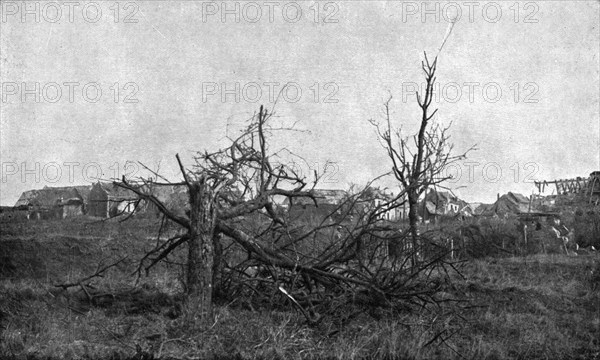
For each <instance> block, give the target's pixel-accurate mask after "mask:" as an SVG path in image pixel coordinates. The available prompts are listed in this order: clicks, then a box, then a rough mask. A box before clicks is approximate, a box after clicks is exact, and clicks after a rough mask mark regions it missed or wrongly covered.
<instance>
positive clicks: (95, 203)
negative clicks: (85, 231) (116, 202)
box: [88, 184, 109, 218]
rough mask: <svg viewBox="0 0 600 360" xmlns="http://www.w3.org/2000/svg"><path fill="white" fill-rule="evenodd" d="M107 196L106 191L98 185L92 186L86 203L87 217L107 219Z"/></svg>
mask: <svg viewBox="0 0 600 360" xmlns="http://www.w3.org/2000/svg"><path fill="white" fill-rule="evenodd" d="M108 209H109V203H108V194H107V193H106V190H104V189H102V187H101V186H99V185H97V184H96V185H94V186H93V187H92V190H91V191H90V199H89V201H88V215H90V216H97V217H103V218H107V217H108Z"/></svg>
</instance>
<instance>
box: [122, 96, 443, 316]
mask: <svg viewBox="0 0 600 360" xmlns="http://www.w3.org/2000/svg"><path fill="white" fill-rule="evenodd" d="M271 119H272V113H270V112H268V111H266V110H265V109H264V108H262V107H261V108H260V110H259V112H258V113H257V114H255V115H254V116H253V117H252V119H251V120H250V123H249V125H248V127H247V128H246V129H245V130H244V131H243V132H242V134H241V135H240V136H239V137H238V138H236V139H233V140H232V141H231V144H230V145H229V146H228V147H226V148H224V149H221V150H219V151H216V152H203V153H199V154H198V155H197V157H196V158H195V164H194V165H193V167H191V168H190V169H186V168H185V167H184V165H183V163H182V161H181V159H180V157H179V156H177V161H178V163H179V166H180V170H181V173H182V176H183V181H182V182H180V183H177V184H171V183H167V182H164V183H159V182H157V181H155V180H148V179H141V180H140V181H138V182H135V183H134V182H130V181H127V180H126V179H123V180H122V181H121V182H120V183H118V184H119V186H122V187H124V188H127V189H130V190H131V191H133V192H135V193H136V194H137V195H138V197H139V198H140V200H141V201H144V202H148V203H151V204H153V205H154V206H155V207H156V208H157V209H158V210H159V211H160V212H161V213H162V214H163V215H164V217H165V218H166V219H167V220H169V221H170V222H172V223H175V224H177V225H179V226H181V228H182V229H184V233H183V234H179V235H176V236H173V237H171V238H169V239H167V240H166V241H157V245H156V247H155V248H154V249H153V250H151V251H150V252H148V253H146V254H145V255H144V257H143V258H142V260H141V262H140V266H139V268H138V270H139V271H141V270H143V269H145V270H146V271H147V270H149V269H151V268H152V267H153V266H154V265H156V264H157V263H159V262H161V261H163V260H165V259H167V257H168V256H169V255H171V254H172V253H173V252H174V251H175V250H177V249H179V248H182V247H185V246H187V254H188V256H187V261H186V266H187V279H186V284H185V285H186V295H187V296H186V301H185V306H184V309H186V314H187V316H188V318H189V319H190V320H194V321H193V322H194V323H195V320H196V319H199V320H200V321H201V322H202V323H203V324H208V323H209V322H210V321H211V318H212V316H211V311H212V296H213V290H214V288H215V286H216V285H217V283H218V284H219V287H220V288H222V289H224V290H223V291H224V292H226V293H227V294H229V296H230V299H229V300H235V299H248V298H250V297H252V296H254V297H255V298H257V299H258V300H259V302H260V303H263V304H264V303H273V302H277V301H278V302H279V304H282V303H285V302H286V301H287V304H289V305H290V306H294V307H298V308H299V310H300V312H301V313H302V314H303V315H304V316H305V317H306V318H307V320H308V322H309V323H312V324H314V323H317V322H319V321H320V320H321V319H322V318H323V315H324V314H328V313H331V312H332V311H340V310H332V309H340V306H337V305H336V306H333V305H332V304H338V305H339V304H355V305H356V304H359V305H360V306H362V307H368V308H387V309H398V307H402V306H406V304H407V303H408V304H415V305H418V306H419V308H420V307H422V305H423V303H426V302H428V301H433V300H432V299H433V297H432V296H433V294H435V292H436V291H437V287H436V286H429V285H431V284H429V283H428V282H430V280H429V275H426V270H427V271H430V270H431V269H432V267H433V266H434V265H438V264H440V262H439V261H438V260H439V259H437V260H435V261H431V262H429V263H426V264H422V267H421V268H419V269H416V268H415V267H414V266H413V267H412V268H410V271H409V270H407V269H408V267H407V261H406V258H397V259H393V260H390V259H389V258H387V257H386V256H385V251H382V250H383V249H384V248H385V247H386V246H387V244H389V242H390V241H401V239H398V238H399V237H402V236H404V235H403V234H402V233H401V232H399V231H398V229H396V228H395V227H394V226H392V225H390V224H389V223H386V222H384V221H382V220H381V219H382V218H383V216H382V214H383V213H385V212H386V211H390V210H391V209H393V208H394V207H397V206H400V205H401V202H398V201H396V200H397V199H400V198H402V197H403V195H404V193H403V192H401V193H400V194H398V195H397V196H396V197H395V199H387V200H385V201H382V202H378V205H377V206H372V203H373V199H372V198H370V196H367V195H366V194H367V191H366V189H368V188H369V186H370V184H369V185H367V186H366V187H365V190H363V191H358V192H356V193H354V194H350V195H348V196H347V197H346V198H344V199H342V200H341V201H339V202H337V203H336V204H334V205H331V206H330V207H329V208H327V209H325V210H322V212H323V214H322V216H319V217H317V218H312V217H310V219H307V218H306V217H304V216H302V214H300V215H298V216H296V215H294V214H295V213H294V211H291V210H290V211H282V210H281V209H280V208H278V206H277V204H276V202H275V197H283V198H285V199H286V201H287V203H288V204H289V205H290V207H291V208H294V206H295V205H294V204H295V203H296V202H299V201H301V200H302V199H303V200H305V203H306V200H308V203H309V204H312V205H311V206H313V205H314V209H323V205H322V204H321V202H320V199H319V198H318V195H317V194H318V193H317V192H316V191H315V190H314V186H315V185H316V183H317V182H318V178H317V179H315V181H314V182H312V184H309V183H308V182H307V181H306V180H305V179H304V178H303V177H301V176H300V175H299V174H297V173H296V172H294V169H293V168H292V167H287V166H285V165H281V163H285V161H283V162H282V161H281V159H279V158H278V156H279V154H281V152H280V151H277V152H273V151H272V150H271V149H269V144H268V139H269V136H271V135H272V134H273V131H275V130H285V129H282V128H279V127H275V126H274V125H273V124H272V123H271V121H270V120H271ZM275 164H278V165H275ZM173 185H180V186H185V187H186V188H187V191H188V195H189V199H188V204H189V210H188V211H187V213H186V214H182V213H181V212H179V213H178V212H176V211H174V210H173V209H171V208H169V207H168V206H167V205H166V204H165V203H164V202H163V201H161V200H160V199H159V198H158V197H157V196H156V195H155V194H153V191H151V190H149V189H152V188H155V187H157V186H173ZM300 208H302V206H301V207H300ZM319 211H321V210H319ZM315 212H318V211H316V210H315ZM231 249H234V250H235V252H236V253H235V254H234V255H239V254H240V253H242V254H245V256H246V257H245V259H241V260H239V256H231V251H232V250H231ZM409 256H410V255H409ZM236 259H237V260H236ZM427 274H430V272H429V273H427ZM420 275H422V276H420ZM219 279H220V280H219ZM217 280H218V281H217ZM424 282H425V283H427V284H429V285H423V284H424Z"/></svg>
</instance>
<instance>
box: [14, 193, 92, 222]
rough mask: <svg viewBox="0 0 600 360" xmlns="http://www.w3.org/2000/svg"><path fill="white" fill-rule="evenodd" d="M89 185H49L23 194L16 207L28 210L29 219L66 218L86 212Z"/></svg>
mask: <svg viewBox="0 0 600 360" xmlns="http://www.w3.org/2000/svg"><path fill="white" fill-rule="evenodd" d="M89 190H90V187H89V186H68V187H48V186H45V187H44V188H43V189H39V190H28V191H25V192H23V194H21V197H20V198H19V200H17V202H16V203H15V208H17V209H22V210H27V212H28V214H27V216H28V218H29V219H64V218H69V217H75V216H81V215H83V214H85V213H86V210H87V208H86V205H87V198H88V196H89V195H88V194H89Z"/></svg>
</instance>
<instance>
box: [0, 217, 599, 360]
mask: <svg viewBox="0 0 600 360" xmlns="http://www.w3.org/2000/svg"><path fill="white" fill-rule="evenodd" d="M136 221H137V222H133V223H123V224H120V223H116V222H102V223H98V222H93V221H90V220H75V221H72V222H67V223H63V222H52V221H40V222H25V223H18V224H10V223H8V224H7V223H2V224H1V225H2V227H1V228H0V231H1V237H0V238H1V240H0V264H1V265H0V330H1V334H0V358H5V357H14V358H19V359H28V358H33V359H45V358H52V359H83V358H88V359H109V358H113V359H125V358H132V357H135V356H137V358H143V356H146V358H164V359H168V358H171V359H185V358H189V359H192V358H195V359H461V358H465V359H600V340H599V339H600V281H599V279H598V275H597V274H598V272H599V271H600V265H599V264H600V257H598V256H597V255H590V256H579V257H569V256H565V255H547V256H541V255H537V256H531V257H526V258H505V259H484V260H473V261H469V262H466V263H464V264H463V266H462V268H461V271H462V273H463V275H465V279H463V278H461V277H460V276H458V275H456V276H455V279H454V281H453V283H451V284H447V285H446V286H445V288H444V291H443V293H441V294H440V296H441V297H444V298H449V299H461V300H463V301H461V302H459V303H458V304H456V306H458V307H460V309H461V311H460V312H458V313H457V312H453V311H449V310H450V309H451V307H441V308H439V309H438V308H432V309H430V310H428V311H424V312H421V313H405V314H396V315H394V316H383V317H379V318H377V317H375V316H370V315H368V314H365V313H359V314H358V315H357V316H355V317H352V318H351V317H350V316H349V315H350V312H351V311H352V310H353V309H348V312H340V314H339V315H338V316H337V317H335V318H328V319H327V320H326V321H323V322H322V323H320V324H319V325H318V326H314V327H310V326H308V325H306V323H305V322H304V319H303V317H302V316H301V315H299V314H297V313H296V312H294V311H293V310H292V307H291V306H290V308H289V311H282V310H277V311H266V310H264V309H263V310H261V309H258V310H248V309H245V308H244V307H242V306H240V305H239V304H240V303H242V302H234V303H228V304H221V305H219V306H217V307H216V310H215V322H214V324H213V325H212V326H211V327H209V328H205V329H193V330H191V329H189V328H187V327H184V326H183V325H182V323H181V320H180V318H179V317H178V305H177V304H178V300H179V296H180V295H179V294H180V291H181V289H180V288H179V287H178V285H177V284H178V283H177V278H178V276H179V275H178V273H177V271H176V268H169V267H168V266H163V267H159V268H158V269H157V270H156V271H155V272H153V273H151V274H150V276H148V277H142V278H141V279H140V281H139V282H137V283H136V281H135V279H132V278H131V277H130V276H129V274H130V273H131V270H132V269H133V267H134V265H135V262H136V260H137V259H138V258H139V257H140V256H141V255H142V252H143V250H144V249H147V248H149V247H150V246H151V245H152V244H151V242H149V240H148V239H147V236H146V235H148V234H151V233H152V231H153V229H152V228H150V227H149V225H148V224H146V223H144V221H141V220H139V221H138V220H136ZM144 231H145V232H147V234H145V233H144ZM73 249H75V250H73ZM123 256H128V257H129V258H128V259H129V260H128V261H127V262H124V263H123V264H122V265H121V266H119V267H116V268H113V269H111V270H110V271H109V273H108V274H107V275H106V276H105V277H104V278H99V279H97V280H95V281H94V285H95V287H96V289H95V290H94V291H97V292H105V293H110V294H111V295H107V296H105V297H100V298H98V299H97V300H96V301H94V302H90V301H89V299H88V297H87V296H86V294H85V293H84V292H83V291H81V289H79V288H71V289H69V290H62V289H60V288H56V287H54V284H56V283H60V282H64V281H67V280H68V279H76V278H78V277H80V276H84V275H86V274H89V272H90V271H93V270H94V269H95V268H96V266H97V264H98V263H108V262H109V261H111V260H113V259H117V258H121V257H123ZM454 308H456V307H454ZM341 324H343V326H342V325H341ZM438 334H442V335H441V336H440V337H437V338H436V335H438ZM450 335H452V336H450ZM446 336H448V337H449V338H448V339H447V340H445V341H443V342H442V341H441V339H443V338H444V337H446ZM432 339H434V341H432Z"/></svg>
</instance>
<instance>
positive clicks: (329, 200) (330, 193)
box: [292, 189, 347, 205]
mask: <svg viewBox="0 0 600 360" xmlns="http://www.w3.org/2000/svg"><path fill="white" fill-rule="evenodd" d="M312 194H313V195H314V197H315V200H316V201H317V204H318V205H321V204H327V205H338V204H340V203H341V202H342V201H343V200H344V198H346V196H347V193H346V192H345V191H344V190H331V189H315V190H312ZM292 203H293V204H294V205H314V204H315V203H314V201H313V199H311V198H310V197H304V196H303V197H296V198H294V199H293V200H292Z"/></svg>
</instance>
